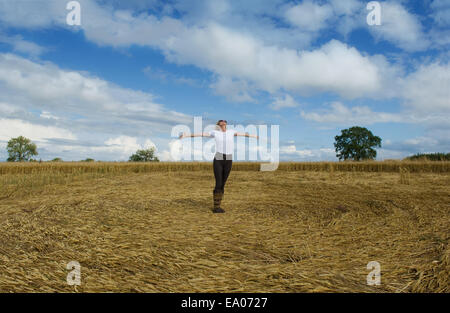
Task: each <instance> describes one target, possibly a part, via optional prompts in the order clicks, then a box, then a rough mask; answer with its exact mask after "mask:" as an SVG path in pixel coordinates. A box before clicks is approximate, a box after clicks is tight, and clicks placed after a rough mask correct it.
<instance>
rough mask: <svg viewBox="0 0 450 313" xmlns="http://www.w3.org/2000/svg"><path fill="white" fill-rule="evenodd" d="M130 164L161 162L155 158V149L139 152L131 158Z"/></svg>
mask: <svg viewBox="0 0 450 313" xmlns="http://www.w3.org/2000/svg"><path fill="white" fill-rule="evenodd" d="M128 161H129V162H159V159H158V157H156V156H155V148H154V147H152V148H149V149H145V150H137V151H136V153H135V154H133V155H132V156H130V159H129V160H128Z"/></svg>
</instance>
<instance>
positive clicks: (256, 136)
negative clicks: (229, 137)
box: [234, 133, 259, 139]
mask: <svg viewBox="0 0 450 313" xmlns="http://www.w3.org/2000/svg"><path fill="white" fill-rule="evenodd" d="M234 135H235V136H244V137H251V138H256V139H259V136H258V135H250V134H249V133H235V134H234Z"/></svg>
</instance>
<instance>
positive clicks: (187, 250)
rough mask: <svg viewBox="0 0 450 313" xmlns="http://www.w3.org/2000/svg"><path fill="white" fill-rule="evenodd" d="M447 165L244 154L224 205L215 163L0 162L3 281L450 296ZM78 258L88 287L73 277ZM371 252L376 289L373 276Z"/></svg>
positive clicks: (7, 285)
mask: <svg viewBox="0 0 450 313" xmlns="http://www.w3.org/2000/svg"><path fill="white" fill-rule="evenodd" d="M448 163H449V162H447V163H445V164H446V165H445V166H444V165H442V168H445V169H444V170H442V171H441V170H440V171H439V172H426V171H413V170H408V169H405V168H402V167H397V169H396V170H392V171H373V172H369V171H356V170H353V171H339V170H334V167H333V166H328V165H326V166H323V170H317V171H313V170H289V168H288V167H286V166H285V167H284V170H277V171H275V172H258V171H257V170H239V165H238V164H237V165H236V166H237V167H236V169H237V170H233V171H232V172H231V175H230V178H229V180H228V182H227V185H226V187H225V196H224V200H223V202H222V204H223V205H222V207H223V208H224V209H225V210H226V213H225V214H213V213H212V212H211V208H212V189H213V183H214V177H213V173H212V169H210V168H209V167H210V166H211V164H207V165H202V166H203V167H202V168H201V169H198V170H193V169H186V168H183V167H182V166H181V167H180V168H179V169H177V168H175V166H174V167H173V168H172V169H170V167H169V168H168V169H167V170H159V171H143V172H140V171H133V170H130V171H128V172H127V171H123V172H121V171H97V172H96V171H83V170H77V171H75V172H71V173H67V172H64V171H62V170H61V171H60V170H52V171H50V170H49V171H48V172H45V171H40V170H39V166H40V165H39V164H35V165H33V166H35V167H36V168H35V169H36V170H30V171H25V173H20V171H16V172H17V173H16V172H14V171H12V170H11V168H10V169H9V170H4V169H3V172H2V174H1V175H0V187H1V191H0V233H1V237H0V272H1V273H2V274H1V275H0V291H1V292H74V291H75V292H450V279H449V276H450V275H449V274H450V273H449V271H450V248H449V244H448V243H449V237H450V232H449V229H450V190H449V187H448V186H450V173H449V171H447V169H448ZM442 164H444V163H442ZM27 166H31V165H27ZM64 166H69V165H61V168H62V167H64ZM86 166H91V165H86ZM92 166H95V165H92ZM111 166H114V165H111ZM234 166H235V165H234V164H233V168H235V167H234ZM376 166H378V165H376ZM280 168H283V167H280ZM378 168H380V167H378ZM70 261H78V262H79V263H80V265H81V285H80V286H77V287H74V286H69V285H68V284H67V282H66V276H67V274H68V272H69V270H67V269H66V264H67V263H68V262H70ZM370 261H377V262H379V264H380V266H381V285H379V286H369V285H368V284H367V275H368V274H369V272H370V270H368V269H367V268H366V266H367V264H368V262H370Z"/></svg>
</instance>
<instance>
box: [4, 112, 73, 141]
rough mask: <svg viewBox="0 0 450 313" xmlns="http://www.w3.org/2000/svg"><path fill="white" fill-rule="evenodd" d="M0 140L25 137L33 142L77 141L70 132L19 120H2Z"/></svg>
mask: <svg viewBox="0 0 450 313" xmlns="http://www.w3.org/2000/svg"><path fill="white" fill-rule="evenodd" d="M0 125H1V127H0V140H2V141H8V140H10V139H11V138H15V137H19V136H24V137H27V138H29V139H31V140H37V141H46V140H47V139H49V138H62V139H76V136H75V135H74V134H73V133H72V132H71V131H69V130H66V129H62V128H59V127H53V126H44V125H38V124H32V123H30V122H27V121H22V120H19V119H5V118H0Z"/></svg>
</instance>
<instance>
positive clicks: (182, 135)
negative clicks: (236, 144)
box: [179, 133, 211, 139]
mask: <svg viewBox="0 0 450 313" xmlns="http://www.w3.org/2000/svg"><path fill="white" fill-rule="evenodd" d="M189 137H211V134H210V133H197V134H189V135H188V134H186V133H182V134H181V135H180V137H179V138H180V139H183V138H189Z"/></svg>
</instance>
